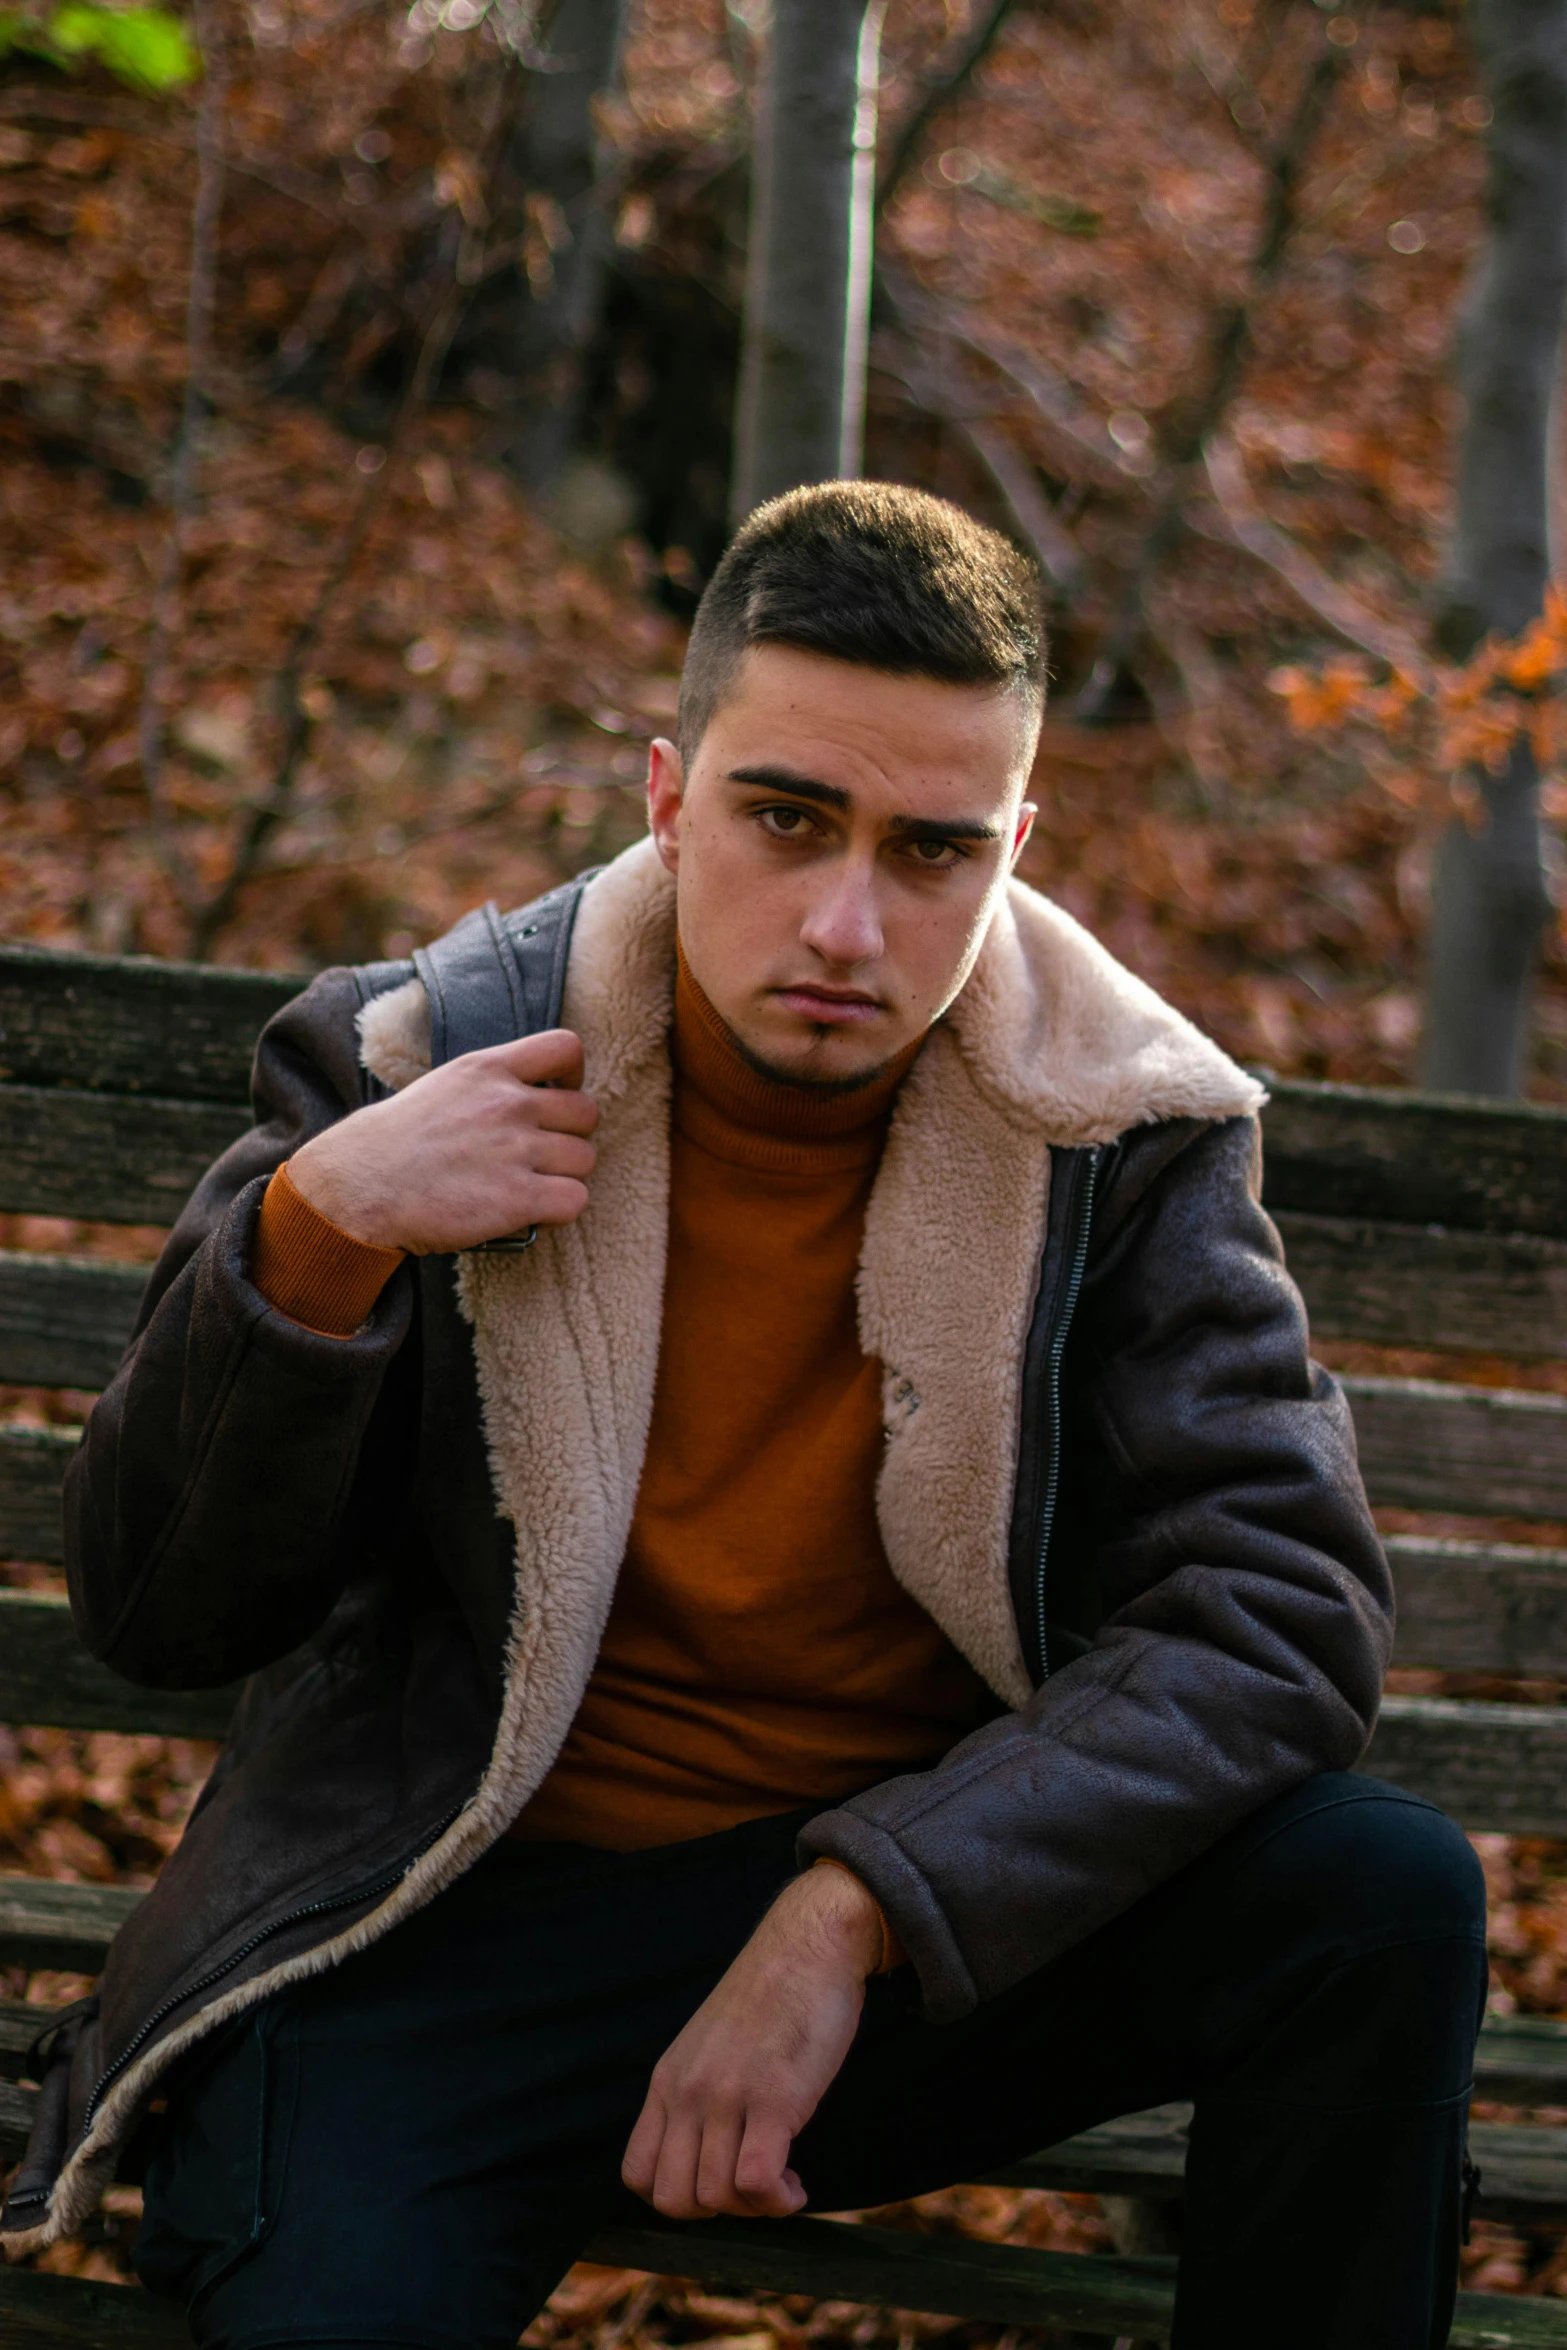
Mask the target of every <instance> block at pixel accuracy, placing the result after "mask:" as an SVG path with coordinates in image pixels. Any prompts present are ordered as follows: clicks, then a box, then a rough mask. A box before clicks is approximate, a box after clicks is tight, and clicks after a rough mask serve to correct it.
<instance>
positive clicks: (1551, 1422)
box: [1343, 1378, 1567, 1522]
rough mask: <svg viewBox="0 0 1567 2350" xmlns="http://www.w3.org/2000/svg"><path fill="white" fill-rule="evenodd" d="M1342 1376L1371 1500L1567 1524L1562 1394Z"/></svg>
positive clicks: (1566, 1410)
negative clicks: (1549, 1520) (1555, 1520)
mask: <svg viewBox="0 0 1567 2350" xmlns="http://www.w3.org/2000/svg"><path fill="white" fill-rule="evenodd" d="M1343 1384H1344V1392H1345V1394H1346V1395H1347V1396H1348V1397H1349V1403H1350V1409H1351V1410H1352V1411H1353V1413H1354V1415H1355V1441H1356V1444H1357V1445H1358V1447H1359V1451H1360V1466H1361V1471H1362V1473H1363V1475H1364V1477H1365V1480H1366V1488H1367V1491H1368V1492H1369V1493H1370V1495H1371V1498H1372V1500H1373V1501H1374V1502H1378V1503H1381V1504H1383V1505H1384V1506H1385V1507H1387V1508H1389V1509H1405V1510H1455V1511H1458V1512H1460V1513H1462V1514H1465V1515H1467V1516H1470V1517H1476V1518H1486V1517H1496V1518H1550V1519H1557V1520H1561V1521H1563V1522H1567V1396H1561V1395H1534V1394H1529V1393H1526V1392H1524V1391H1523V1390H1521V1389H1518V1388H1500V1387H1460V1386H1458V1385H1457V1384H1456V1383H1454V1384H1452V1385H1449V1384H1448V1383H1446V1382H1445V1381H1442V1380H1436V1379H1366V1378H1346V1379H1345V1380H1344V1383H1343Z"/></svg>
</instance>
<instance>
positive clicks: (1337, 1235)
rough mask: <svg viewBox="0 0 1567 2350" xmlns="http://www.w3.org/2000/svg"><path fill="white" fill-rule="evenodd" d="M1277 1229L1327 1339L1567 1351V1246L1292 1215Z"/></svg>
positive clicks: (1526, 1237) (1525, 1237)
mask: <svg viewBox="0 0 1567 2350" xmlns="http://www.w3.org/2000/svg"><path fill="white" fill-rule="evenodd" d="M1277 1222H1278V1227H1279V1231H1280V1233H1281V1234H1282V1236H1283V1240H1284V1248H1285V1253H1286V1255H1287V1257H1288V1259H1289V1268H1290V1271H1291V1272H1292V1273H1293V1274H1294V1276H1295V1279H1296V1280H1297V1281H1298V1282H1299V1283H1300V1286H1301V1290H1302V1292H1303V1293H1304V1296H1305V1300H1306V1310H1307V1312H1308V1313H1309V1315H1310V1317H1311V1327H1312V1329H1313V1331H1314V1332H1316V1333H1317V1335H1318V1336H1320V1337H1323V1338H1355V1339H1361V1340H1364V1341H1366V1342H1367V1343H1369V1344H1372V1345H1376V1346H1420V1347H1456V1348H1463V1349H1473V1350H1474V1351H1475V1352H1477V1353H1483V1354H1501V1355H1512V1356H1514V1357H1519V1358H1524V1359H1532V1358H1534V1357H1536V1356H1545V1355H1550V1356H1556V1355H1564V1354H1567V1241H1562V1240H1542V1239H1539V1238H1536V1237H1535V1236H1533V1235H1532V1234H1517V1233H1514V1234H1504V1233H1490V1232H1455V1231H1448V1230H1444V1229H1443V1228H1441V1227H1440V1226H1438V1225H1434V1224H1432V1225H1424V1224H1371V1223H1362V1222H1360V1221H1358V1220H1357V1219H1355V1218H1352V1217H1341V1216H1307V1215H1299V1214H1296V1213H1295V1212H1294V1211H1293V1210H1292V1211H1290V1212H1289V1213H1287V1214H1281V1215H1279V1216H1278V1218H1277Z"/></svg>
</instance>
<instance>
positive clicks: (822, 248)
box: [730, 0, 884, 522]
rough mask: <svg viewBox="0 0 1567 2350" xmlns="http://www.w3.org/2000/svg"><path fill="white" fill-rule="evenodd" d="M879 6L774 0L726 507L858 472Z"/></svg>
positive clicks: (736, 510)
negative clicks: (731, 475) (731, 472)
mask: <svg viewBox="0 0 1567 2350" xmlns="http://www.w3.org/2000/svg"><path fill="white" fill-rule="evenodd" d="M883 5H884V0H774V8H773V29H772V36H771V39H770V41H769V44H768V52H767V59H766V63H765V66H764V68H763V73H762V82H761V88H760V90H759V92H758V99H757V118H756V153H755V164H754V170H753V178H752V193H751V243H750V258H749V264H748V268H747V274H746V302H745V331H744V338H743V344H742V350H741V359H740V396H739V405H738V411H737V416H736V427H735V430H736V442H737V447H736V459H735V477H734V484H733V491H732V495H731V501H730V503H731V510H732V513H733V516H734V519H735V520H736V521H737V522H738V521H740V520H741V519H742V518H743V517H744V516H745V515H747V514H749V513H750V511H751V509H752V507H753V506H759V505H760V504H761V503H762V502H763V500H764V499H766V498H774V497H777V496H778V495H779V493H780V492H781V491H783V490H789V489H794V488H796V487H797V486H798V485H799V484H800V483H802V482H812V481H831V480H833V479H835V478H839V477H841V476H843V475H847V474H854V473H858V471H859V469H860V464H861V460H862V453H863V443H864V429H865V352H866V338H867V332H868V328H869V323H870V285H871V241H872V228H873V206H874V196H875V175H876V72H877V61H878V57H879V54H880V46H881V20H882V11H883Z"/></svg>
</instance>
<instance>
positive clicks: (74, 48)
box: [0, 0, 201, 91]
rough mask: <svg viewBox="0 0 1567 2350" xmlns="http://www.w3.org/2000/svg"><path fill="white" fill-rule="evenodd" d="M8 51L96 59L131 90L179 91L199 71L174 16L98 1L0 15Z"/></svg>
mask: <svg viewBox="0 0 1567 2350" xmlns="http://www.w3.org/2000/svg"><path fill="white" fill-rule="evenodd" d="M8 49H24V50H27V51H28V52H29V53H30V54H32V55H33V56H37V57H50V58H53V60H54V61H55V63H56V64H57V65H72V64H75V63H78V62H79V61H80V60H81V59H83V58H88V57H94V58H96V59H97V60H98V62H99V64H100V65H104V66H107V68H108V70H109V72H110V73H112V74H114V75H115V76H116V78H117V79H118V80H120V81H122V82H128V83H129V84H130V86H131V88H132V89H133V90H151V91H164V90H177V89H180V88H182V87H183V86H184V84H185V83H187V82H192V81H194V80H195V79H196V77H197V75H198V74H199V73H200V71H201V56H200V52H199V51H198V50H197V48H196V46H195V44H194V43H193V42H192V40H191V39H190V36H189V35H188V34H187V32H186V30H185V28H184V26H183V25H182V24H181V23H180V20H179V18H178V17H177V16H170V15H169V14H168V13H167V11H166V10H164V9H161V8H104V7H101V6H99V5H98V0H62V5H61V6H60V7H58V8H56V9H55V10H54V12H53V14H52V15H50V16H48V17H46V18H43V19H39V18H38V17H35V16H23V15H22V14H20V13H19V12H17V11H8V12H7V13H5V14H3V15H0V56H4V54H5V52H6V51H7V50H8Z"/></svg>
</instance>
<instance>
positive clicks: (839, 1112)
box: [671, 945, 925, 1174]
mask: <svg viewBox="0 0 1567 2350" xmlns="http://www.w3.org/2000/svg"><path fill="white" fill-rule="evenodd" d="M676 953H677V957H678V969H677V972H676V977H675V1020H674V1032H673V1036H672V1039H671V1047H672V1052H673V1058H674V1064H675V1078H676V1088H675V1119H676V1123H677V1125H678V1126H679V1128H680V1129H681V1131H682V1132H683V1133H685V1134H687V1135H688V1136H689V1137H690V1139H691V1140H692V1141H693V1142H696V1143H699V1144H701V1145H702V1147H703V1148H705V1149H708V1150H711V1151H714V1152H716V1153H717V1154H718V1155H719V1156H720V1157H723V1158H727V1159H734V1160H738V1161H740V1162H741V1163H743V1164H745V1165H748V1166H753V1167H760V1168H771V1169H773V1170H774V1171H776V1172H778V1173H780V1174H795V1173H798V1174H817V1173H827V1172H829V1171H830V1170H832V1169H834V1168H838V1167H852V1166H860V1165H863V1164H865V1163H866V1162H867V1161H871V1160H875V1159H877V1158H879V1157H880V1155H881V1146H882V1142H883V1140H884V1138H885V1135H886V1130H887V1121H888V1118H889V1117H890V1115H891V1112H892V1105H893V1101H894V1098H895V1097H896V1094H897V1091H898V1088H899V1086H900V1085H901V1084H902V1083H903V1080H904V1078H905V1077H906V1076H907V1074H908V1072H909V1069H910V1067H911V1066H912V1064H913V1062H914V1059H915V1057H916V1055H917V1054H918V1052H919V1049H920V1047H921V1045H922V1044H923V1043H924V1041H925V1039H924V1037H923V1036H919V1037H916V1038H915V1040H914V1042H913V1043H912V1044H911V1045H907V1046H905V1048H904V1050H903V1051H902V1052H901V1053H900V1054H899V1055H898V1057H897V1059H896V1060H895V1061H893V1062H891V1063H889V1065H888V1066H887V1068H885V1069H884V1070H883V1071H882V1072H881V1074H880V1075H879V1076H878V1077H876V1078H874V1079H873V1080H872V1081H871V1082H870V1083H869V1084H868V1085H862V1086H856V1087H855V1088H854V1090H853V1091H852V1092H850V1093H837V1092H832V1091H829V1090H828V1089H826V1088H824V1087H818V1086H813V1085H787V1084H783V1083H781V1082H780V1080H779V1079H777V1078H776V1077H764V1076H763V1075H762V1074H761V1072H760V1071H759V1070H756V1069H753V1068H752V1066H751V1064H750V1063H749V1061H747V1060H746V1059H745V1058H744V1057H743V1056H742V1054H741V1053H740V1051H739V1049H738V1048H737V1046H736V1044H735V1042H734V1039H733V1037H732V1036H731V1035H730V1033H729V1030H728V1029H727V1028H726V1027H725V1025H724V1023H723V1021H722V1019H721V1018H720V1017H719V1015H718V1013H717V1012H716V1011H715V1010H714V1009H713V1006H712V1005H711V1004H710V1003H709V1002H708V999H707V997H706V996H705V995H704V994H703V992H702V990H701V988H700V986H699V985H698V984H697V981H696V978H695V977H694V975H693V973H692V970H691V966H690V964H689V963H688V962H687V961H686V956H685V949H684V947H683V946H678V945H677V949H676Z"/></svg>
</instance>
